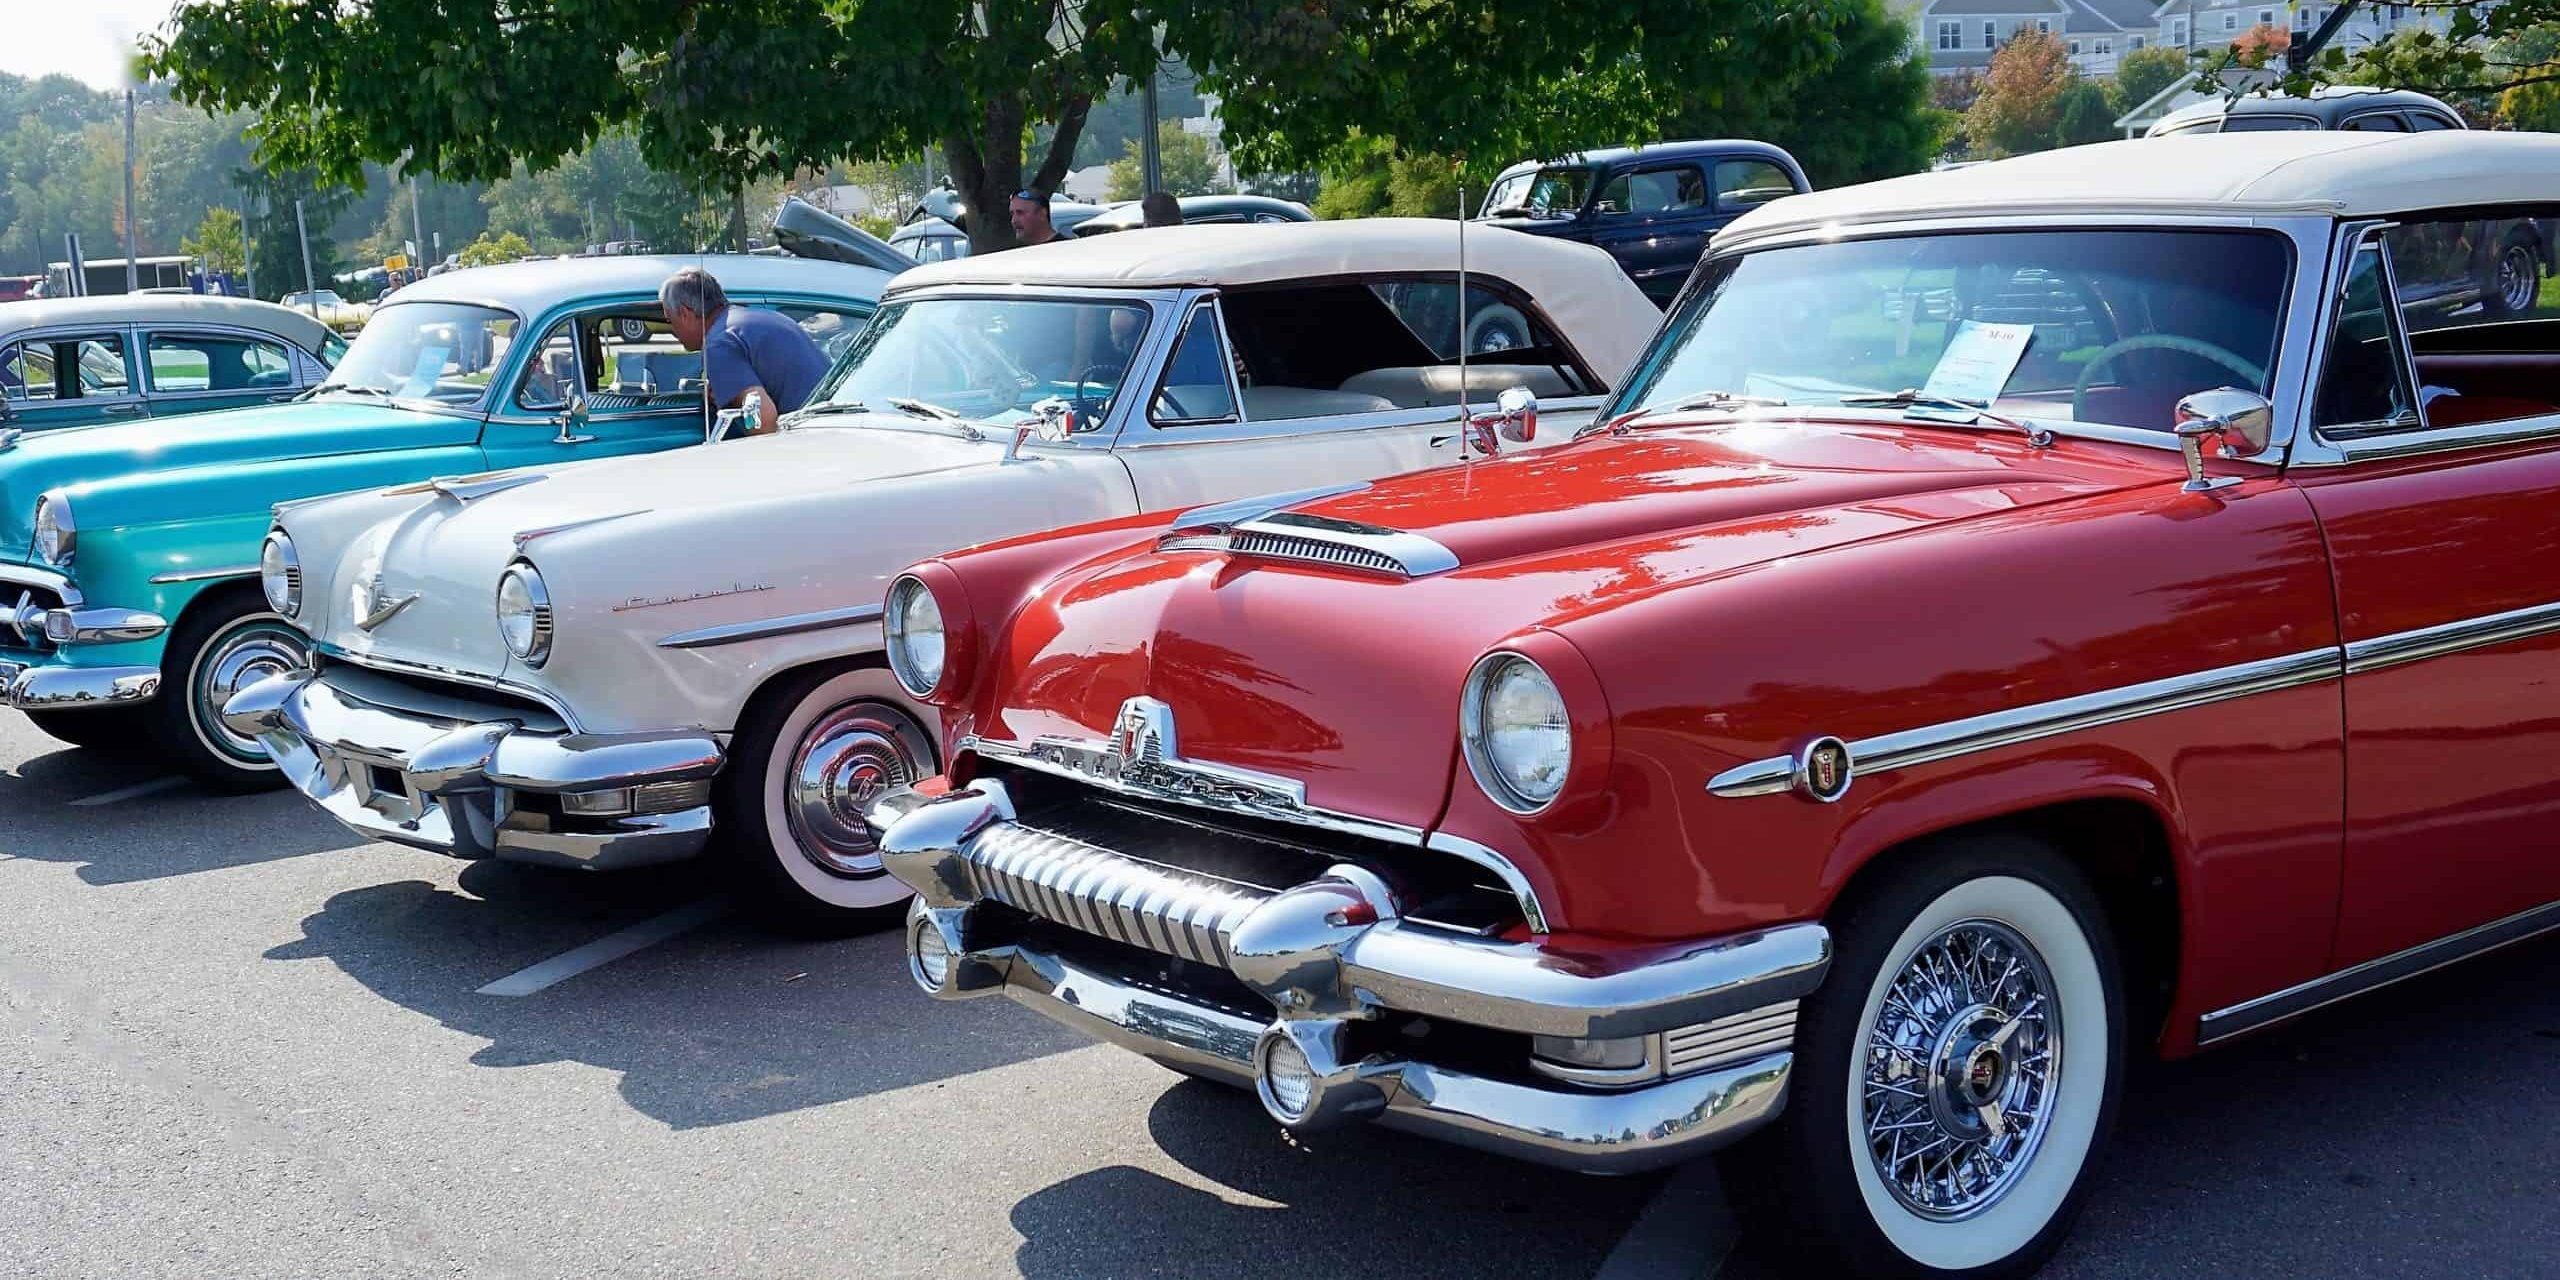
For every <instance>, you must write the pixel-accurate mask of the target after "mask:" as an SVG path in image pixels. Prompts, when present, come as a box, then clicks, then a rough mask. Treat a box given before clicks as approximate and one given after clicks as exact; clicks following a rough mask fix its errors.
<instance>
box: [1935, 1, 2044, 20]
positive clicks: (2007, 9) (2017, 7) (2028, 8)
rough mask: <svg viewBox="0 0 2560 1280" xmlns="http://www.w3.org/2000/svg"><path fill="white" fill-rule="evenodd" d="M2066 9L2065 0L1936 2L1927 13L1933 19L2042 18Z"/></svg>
mask: <svg viewBox="0 0 2560 1280" xmlns="http://www.w3.org/2000/svg"><path fill="white" fill-rule="evenodd" d="M2065 7H2066V5H2065V0H1934V3H1932V4H1930V5H1929V6H1927V12H1928V14H1929V16H1930V17H1932V18H2006V17H2011V16H2017V17H2040V16H2047V15H2052V14H2058V13H2061V12H2062V11H2063V9H2064V8H2065Z"/></svg>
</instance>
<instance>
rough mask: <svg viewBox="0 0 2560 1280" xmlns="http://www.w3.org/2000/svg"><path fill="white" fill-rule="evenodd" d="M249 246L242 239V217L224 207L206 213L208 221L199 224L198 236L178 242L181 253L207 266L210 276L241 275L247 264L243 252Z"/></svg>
mask: <svg viewBox="0 0 2560 1280" xmlns="http://www.w3.org/2000/svg"><path fill="white" fill-rule="evenodd" d="M246 243H247V242H246V241H244V240H243V239H241V236H240V215H239V213H238V212H236V211H234V210H232V209H230V208H228V207H226V206H223V205H215V206H214V207H212V208H210V209H207V210H205V214H204V221H202V222H199V223H197V224H196V233H195V234H194V235H191V236H188V237H187V238H186V239H184V240H181V241H179V242H178V252H180V253H183V254H187V255H189V256H192V257H194V258H196V259H198V260H200V261H202V262H203V263H204V269H205V270H206V271H207V272H208V273H210V272H216V271H238V270H239V269H240V268H241V267H242V265H244V263H245V262H246V255H245V254H244V253H243V252H242V249H243V246H244V245H245V244H246Z"/></svg>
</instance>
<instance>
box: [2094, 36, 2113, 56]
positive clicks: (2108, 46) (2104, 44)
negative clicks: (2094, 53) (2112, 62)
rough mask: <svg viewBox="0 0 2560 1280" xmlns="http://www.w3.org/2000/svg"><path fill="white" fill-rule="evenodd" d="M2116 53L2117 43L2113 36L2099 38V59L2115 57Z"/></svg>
mask: <svg viewBox="0 0 2560 1280" xmlns="http://www.w3.org/2000/svg"><path fill="white" fill-rule="evenodd" d="M2115 51H2116V41H2115V37H2113V36H2100V37H2098V56H2099V57H2101V58H2105V57H2111V56H2113V55H2114V53H2115Z"/></svg>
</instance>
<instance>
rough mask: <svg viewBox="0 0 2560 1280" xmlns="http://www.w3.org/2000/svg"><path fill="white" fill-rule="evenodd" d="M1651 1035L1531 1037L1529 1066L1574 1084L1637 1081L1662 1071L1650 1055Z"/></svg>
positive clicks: (1651, 1051)
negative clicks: (1589, 1037)
mask: <svg viewBox="0 0 2560 1280" xmlns="http://www.w3.org/2000/svg"><path fill="white" fill-rule="evenodd" d="M1654 1039H1655V1037H1653V1036H1623V1037H1619V1038H1616V1039H1608V1040H1589V1039H1583V1038H1580V1037H1575V1036H1533V1037H1531V1038H1530V1041H1529V1053H1530V1059H1529V1065H1531V1066H1533V1067H1536V1068H1537V1069H1538V1070H1539V1071H1541V1072H1543V1073H1545V1074H1547V1075H1550V1076H1554V1077H1555V1078H1556V1079H1559V1080H1570V1081H1573V1082H1574V1083H1576V1084H1589V1085H1627V1084H1641V1083H1643V1082H1644V1081H1647V1080H1651V1079H1653V1078H1654V1077H1655V1076H1658V1075H1660V1074H1662V1067H1661V1064H1660V1062H1659V1060H1658V1059H1657V1058H1656V1057H1655V1055H1654V1050H1653V1044H1654Z"/></svg>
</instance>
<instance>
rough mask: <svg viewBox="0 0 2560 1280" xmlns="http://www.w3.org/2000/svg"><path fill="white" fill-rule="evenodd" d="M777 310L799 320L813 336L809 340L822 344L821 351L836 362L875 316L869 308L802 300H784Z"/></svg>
mask: <svg viewBox="0 0 2560 1280" xmlns="http://www.w3.org/2000/svg"><path fill="white" fill-rule="evenodd" d="M773 309H774V310H776V311H779V312H781V313H782V314H784V315H786V316H789V317H791V318H792V320H793V321H795V322H797V323H798V324H799V326H800V328H801V329H802V330H803V331H804V332H806V333H807V334H808V335H809V340H810V341H812V342H815V343H817V344H818V350H820V351H822V352H824V353H825V354H826V357H827V363H829V364H834V363H835V362H836V360H837V358H838V357H841V356H842V355H844V353H845V351H846V350H847V349H849V348H851V347H852V346H853V340H854V339H855V338H857V337H860V336H861V335H862V326H863V325H864V324H865V323H867V322H868V321H869V320H870V319H871V313H870V312H868V311H855V310H848V309H846V308H842V307H820V306H812V305H810V304H807V303H799V302H786V303H781V304H778V305H776V306H775V307H774V308H773Z"/></svg>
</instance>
